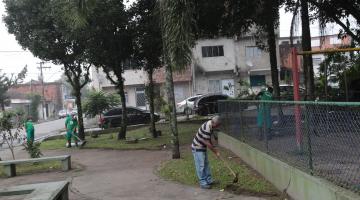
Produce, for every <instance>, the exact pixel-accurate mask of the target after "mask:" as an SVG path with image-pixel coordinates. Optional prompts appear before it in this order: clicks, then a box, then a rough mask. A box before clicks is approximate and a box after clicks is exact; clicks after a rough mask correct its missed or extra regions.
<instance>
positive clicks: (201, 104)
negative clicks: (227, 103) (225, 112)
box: [194, 94, 228, 116]
mask: <svg viewBox="0 0 360 200" xmlns="http://www.w3.org/2000/svg"><path fill="white" fill-rule="evenodd" d="M227 98H228V96H227V95H224V94H207V95H203V96H201V97H199V98H198V99H197V100H196V101H195V103H194V111H195V113H196V114H198V115H202V116H206V115H208V114H214V113H218V103H217V102H218V101H219V100H225V99H227Z"/></svg>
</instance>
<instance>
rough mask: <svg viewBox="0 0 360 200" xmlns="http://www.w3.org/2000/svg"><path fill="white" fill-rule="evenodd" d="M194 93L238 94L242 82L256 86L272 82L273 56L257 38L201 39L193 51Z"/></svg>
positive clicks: (255, 87) (233, 95)
mask: <svg viewBox="0 0 360 200" xmlns="http://www.w3.org/2000/svg"><path fill="white" fill-rule="evenodd" d="M193 55H194V60H193V64H192V76H193V91H194V93H202V94H204V93H223V94H227V95H229V96H232V97H235V96H237V94H238V90H239V87H240V85H239V83H238V82H239V81H240V80H242V81H246V82H248V83H249V84H250V86H251V87H252V88H254V89H257V88H259V87H261V86H265V85H271V71H270V57H269V53H268V52H267V51H263V50H261V49H260V48H259V47H257V46H256V41H255V39H254V37H251V36H245V37H240V38H238V37H234V38H217V39H203V40H198V41H197V43H196V46H195V48H194V50H193Z"/></svg>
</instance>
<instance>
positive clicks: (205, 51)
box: [201, 46, 224, 58]
mask: <svg viewBox="0 0 360 200" xmlns="http://www.w3.org/2000/svg"><path fill="white" fill-rule="evenodd" d="M201 51H202V57H204V58H205V57H219V56H224V46H203V47H201Z"/></svg>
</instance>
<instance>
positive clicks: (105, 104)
mask: <svg viewBox="0 0 360 200" xmlns="http://www.w3.org/2000/svg"><path fill="white" fill-rule="evenodd" d="M119 104H120V98H119V97H118V96H117V95H115V94H105V93H104V92H102V91H99V92H98V91H95V90H93V91H91V92H90V93H89V96H88V97H87V98H86V99H85V103H84V112H85V114H87V115H90V116H92V117H93V116H96V115H98V114H99V115H100V114H101V113H102V112H103V111H105V110H107V109H110V108H113V107H116V106H118V105H119Z"/></svg>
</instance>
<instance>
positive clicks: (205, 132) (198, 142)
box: [191, 120, 212, 151]
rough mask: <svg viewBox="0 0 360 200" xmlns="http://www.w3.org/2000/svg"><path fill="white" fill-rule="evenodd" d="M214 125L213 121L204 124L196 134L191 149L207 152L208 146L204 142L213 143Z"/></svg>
mask: <svg viewBox="0 0 360 200" xmlns="http://www.w3.org/2000/svg"><path fill="white" fill-rule="evenodd" d="M211 134H212V125H211V120H209V121H207V122H205V123H203V124H202V125H201V127H200V128H199V130H198V132H197V133H196V135H195V137H194V139H193V142H192V144H191V148H192V149H193V150H197V151H206V145H205V143H204V142H203V141H205V140H206V141H208V142H210V143H211Z"/></svg>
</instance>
